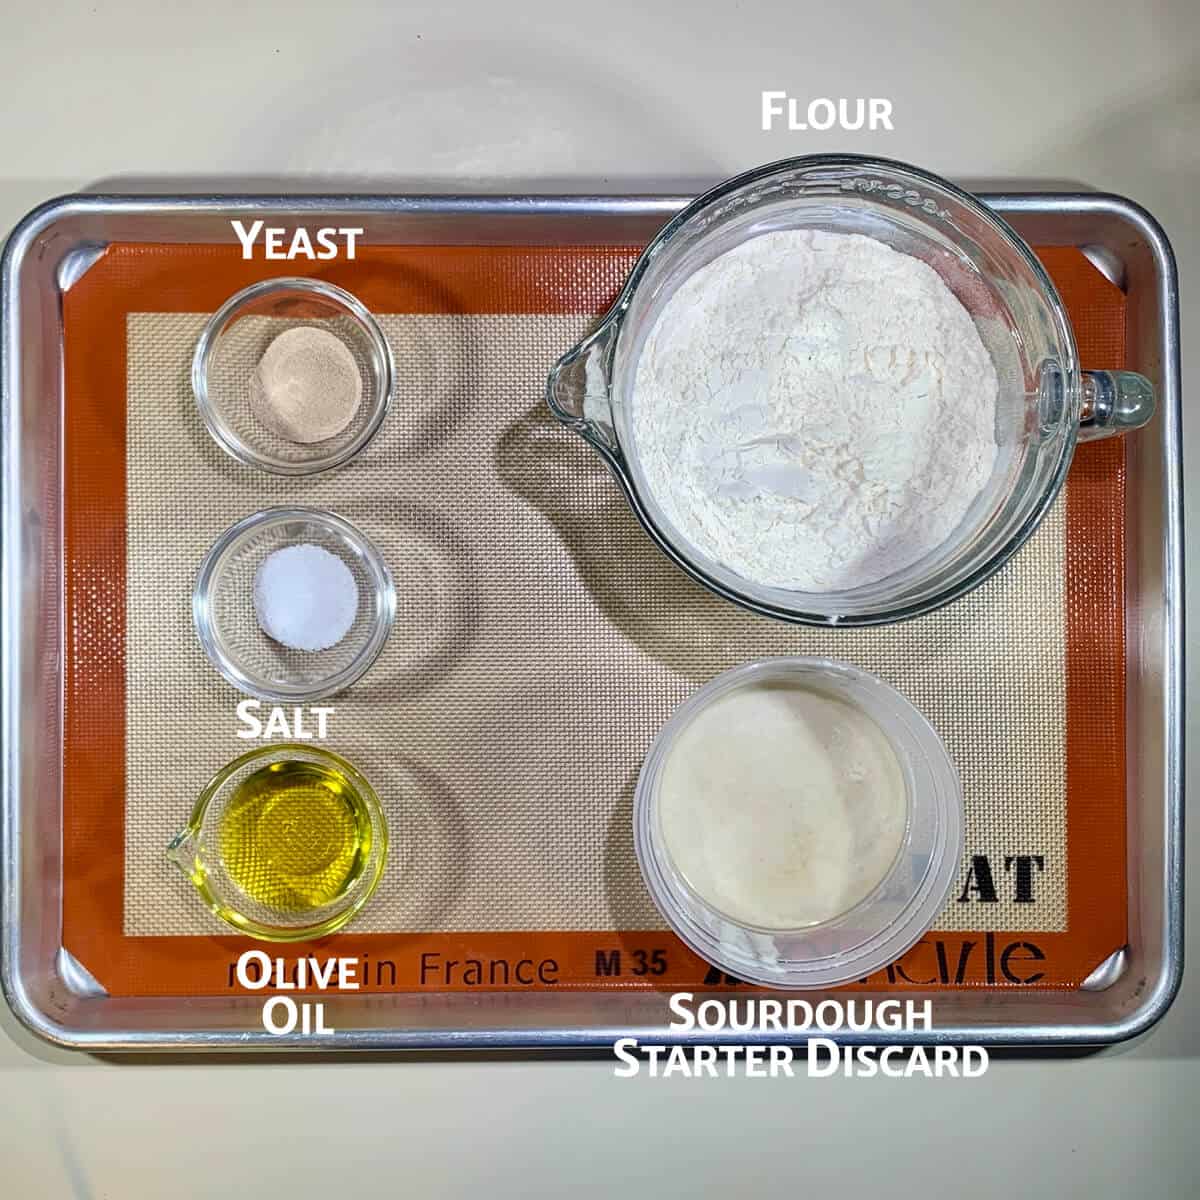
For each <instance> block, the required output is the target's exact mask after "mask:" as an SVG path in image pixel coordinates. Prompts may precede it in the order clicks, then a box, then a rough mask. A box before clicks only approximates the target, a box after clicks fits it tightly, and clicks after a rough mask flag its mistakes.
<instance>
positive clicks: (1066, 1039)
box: [0, 191, 1184, 1051]
mask: <svg viewBox="0 0 1200 1200" xmlns="http://www.w3.org/2000/svg"><path fill="white" fill-rule="evenodd" d="M981 198H982V199H983V200H984V202H985V203H987V204H988V205H990V206H991V207H993V208H994V209H996V210H997V211H998V212H999V213H1000V215H1001V216H1006V217H1007V216H1008V215H1009V214H1020V213H1022V212H1044V211H1059V212H1072V213H1079V212H1081V211H1090V212H1096V213H1102V214H1107V215H1111V216H1115V217H1117V218H1119V219H1121V220H1123V221H1124V222H1126V223H1127V224H1129V225H1131V226H1133V227H1134V228H1136V229H1137V231H1138V232H1139V233H1140V234H1141V235H1142V236H1143V237H1144V238H1145V240H1146V243H1147V244H1148V245H1149V247H1150V248H1151V250H1152V253H1153V255H1154V259H1155V263H1156V268H1157V274H1158V288H1159V291H1160V297H1159V299H1160V302H1161V307H1162V314H1163V320H1162V330H1161V347H1162V350H1163V360H1162V361H1163V378H1162V384H1163V386H1162V396H1161V398H1160V405H1161V411H1162V414H1163V421H1164V426H1163V448H1164V452H1165V456H1166V462H1167V464H1168V465H1167V470H1166V472H1165V475H1164V493H1165V494H1164V500H1165V516H1164V525H1165V544H1164V565H1163V573H1164V579H1163V584H1164V596H1163V611H1164V617H1165V630H1166V635H1167V639H1168V644H1167V648H1166V654H1165V661H1164V681H1163V689H1164V696H1165V701H1166V706H1165V712H1164V753H1165V756H1166V763H1165V783H1166V787H1165V796H1164V798H1163V799H1164V803H1165V812H1164V832H1165V834H1166V843H1167V844H1166V847H1165V871H1164V878H1163V881H1162V884H1163V888H1164V892H1163V942H1164V952H1163V961H1162V966H1161V970H1160V971H1159V973H1158V975H1157V977H1156V978H1155V979H1154V980H1153V983H1152V986H1149V987H1147V989H1146V990H1145V992H1144V995H1143V998H1142V999H1141V1001H1140V1003H1139V1004H1138V1006H1137V1007H1136V1008H1135V1009H1134V1010H1133V1011H1131V1012H1130V1013H1128V1014H1127V1015H1126V1016H1124V1017H1123V1018H1122V1019H1120V1020H1119V1021H1115V1022H1112V1023H1108V1024H1105V1023H1091V1024H1080V1025H1062V1026H1059V1025H1005V1026H973V1025H970V1024H965V1023H964V1024H961V1025H958V1026H947V1027H945V1028H943V1029H939V1030H936V1031H935V1032H934V1033H932V1034H926V1035H905V1034H888V1035H887V1040H888V1041H889V1042H892V1043H895V1044H930V1043H947V1042H954V1043H963V1042H970V1043H977V1044H981V1045H991V1046H997V1045H1026V1046H1089V1045H1100V1044H1110V1043H1115V1042H1119V1041H1124V1040H1127V1039H1129V1038H1132V1037H1135V1036H1137V1035H1138V1034H1140V1033H1142V1032H1144V1031H1145V1030H1147V1029H1149V1028H1150V1027H1151V1026H1152V1025H1154V1024H1155V1023H1156V1022H1157V1021H1158V1020H1159V1019H1160V1018H1161V1017H1162V1016H1163V1014H1164V1013H1165V1012H1166V1011H1167V1009H1168V1008H1169V1007H1170V1005H1171V1003H1172V1001H1173V1000H1174V998H1175V996H1176V994H1177V993H1178V990H1179V987H1180V984H1181V981H1182V974H1183V863H1182V851H1183V679H1184V676H1183V665H1184V646H1183V632H1184V629H1183V603H1182V598H1183V552H1182V551H1183V514H1182V479H1183V468H1182V455H1181V439H1180V424H1181V395H1180V385H1179V326H1178V277H1177V271H1176V265H1175V259H1174V254H1173V252H1172V249H1171V246H1170V242H1169V240H1168V239H1167V236H1166V233H1165V232H1164V230H1163V229H1162V227H1161V225H1159V223H1158V222H1157V221H1156V220H1155V218H1154V217H1153V216H1152V215H1151V214H1150V213H1149V212H1147V211H1146V210H1145V209H1144V208H1142V207H1141V206H1140V205H1138V204H1136V203H1135V202H1134V201H1131V200H1129V199H1127V198H1125V197H1122V196H1118V195H1113V194H1109V193H1103V192H1036V191H1021V192H1012V193H998V192H986V193H983V194H982V195H981ZM690 199H691V198H690V197H683V196H674V195H642V196H603V195H591V196H573V195H565V196H564V195H558V196H555V195H546V196H521V195H479V196H461V195H441V194H428V195H413V196H354V195H351V194H343V195H333V194H331V195H296V196H288V195H281V194H271V195H254V194H242V195H218V194H212V195H199V196H174V197H167V196H162V197H147V196H136V195H100V194H96V195H78V194H75V195H64V196H60V197H58V198H55V199H51V200H48V201H46V202H45V203H43V204H41V205H39V206H37V207H36V208H34V209H33V210H31V212H30V213H29V214H28V215H27V216H26V217H25V218H23V219H22V220H21V221H20V222H19V223H18V225H17V226H16V227H15V228H14V229H13V231H12V233H11V234H10V236H9V238H8V240H7V242H6V244H5V247H4V251H3V256H2V258H0V288H2V296H3V303H2V305H0V362H2V364H3V371H2V372H0V407H2V410H3V433H2V438H0V453H2V455H3V476H2V490H3V500H4V513H3V523H2V525H0V529H2V531H3V547H2V562H0V605H2V609H0V639H2V641H0V676H2V680H3V702H2V719H0V728H2V736H3V762H2V780H3V792H4V795H3V801H4V803H3V810H2V811H0V849H2V851H3V856H2V859H0V907H2V910H3V912H2V919H3V934H4V935H3V939H2V940H0V988H2V990H3V992H4V995H5V997H6V998H7V1000H8V1003H9V1005H10V1007H11V1008H12V1010H13V1012H14V1014H15V1015H16V1017H17V1018H18V1020H19V1021H20V1022H21V1023H22V1024H23V1025H24V1026H25V1027H26V1028H28V1029H29V1030H30V1032H32V1033H33V1034H35V1035H36V1036H38V1037H40V1038H42V1039H44V1040H45V1041H47V1042H50V1043H51V1044H54V1045H58V1046H62V1047H67V1048H73V1049H84V1050H105V1051H120V1050H138V1049H152V1048H157V1049H177V1050H185V1049H193V1050H200V1049H228V1050H237V1049H248V1048H253V1049H266V1048H268V1047H269V1048H270V1049H273V1050H286V1049H297V1048H305V1049H312V1048H314V1047H313V1044H312V1043H311V1042H305V1041H303V1040H301V1039H295V1040H293V1039H290V1038H286V1037H284V1038H281V1037H275V1036H271V1035H268V1034H266V1033H262V1034H256V1033H248V1034H247V1033H238V1034H236V1035H232V1034H228V1033H223V1032H217V1033H205V1032H204V1031H199V1030H196V1031H190V1032H188V1031H181V1032H163V1031H156V1030H137V1029H129V1028H126V1029H109V1030H104V1031H94V1030H93V1031H84V1030H78V1029H73V1028H70V1027H68V1026H66V1025H64V1024H62V1023H59V1022H57V1021H55V1020H54V1019H53V1018H52V1017H51V1016H50V1015H49V1014H48V1013H46V1012H44V1011H42V1010H41V1009H40V1008H39V1007H38V1006H37V1005H36V1003H34V1001H33V999H32V998H31V996H30V995H29V993H28V991H27V989H26V987H25V984H24V981H23V980H22V979H21V977H20V973H19V971H18V969H17V963H18V960H19V957H20V921H19V916H20V912H21V897H20V894H19V878H20V876H19V861H18V845H19V838H18V833H19V798H20V769H19V762H18V757H17V729H18V724H17V721H18V716H19V705H18V704H17V702H16V701H17V694H18V689H17V682H18V680H19V671H18V669H17V668H18V665H19V662H20V653H21V646H20V642H19V629H18V621H17V615H18V611H19V610H18V604H17V599H18V596H17V586H18V580H19V563H20V557H19V556H20V522H19V517H20V513H19V510H18V509H17V506H16V505H15V504H14V503H12V497H13V496H14V495H17V494H18V485H19V480H20V474H19V466H20V461H21V459H20V439H19V436H18V432H19V431H18V429H17V425H16V419H15V414H16V399H17V397H18V396H19V394H20V382H19V370H18V364H19V350H20V345H21V336H20V335H21V330H20V322H19V316H18V308H17V302H16V287H15V283H16V278H17V274H18V272H19V269H20V267H21V265H22V264H23V262H24V260H25V258H26V256H27V255H28V254H29V253H30V251H31V249H32V248H33V246H34V244H35V242H36V239H37V237H38V236H39V235H40V234H41V233H43V232H44V231H46V230H47V229H49V228H51V227H52V226H53V225H54V223H55V222H57V221H59V220H61V219H62V218H64V217H65V216H68V215H71V214H112V213H115V212H124V213H127V214H132V215H139V214H142V215H150V214H168V213H180V212H193V213H198V214H205V213H216V212H218V211H219V212H220V213H228V212H230V211H235V212H236V211H248V212H249V211H262V210H264V209H265V210H268V211H270V210H276V211H288V212H297V211H305V210H312V211H321V210H325V211H328V210H338V209H350V210H354V211H355V212H361V213H364V214H369V213H380V214H396V213H401V212H409V213H429V214H437V215H449V214H462V215H488V216H496V215H501V214H524V215H531V216H533V215H539V214H542V215H550V214H564V215H576V216H584V215H588V214H592V213H594V214H597V215H605V216H613V215H618V214H622V213H627V214H629V215H634V216H641V217H645V216H650V215H659V214H661V215H662V216H663V218H664V219H665V218H667V217H669V216H671V215H672V214H673V213H674V212H675V211H677V210H678V209H679V208H681V207H683V206H684V205H685V204H686V203H688V202H689V201H690ZM639 1033H641V1034H644V1035H645V1036H646V1037H647V1038H652V1039H653V1040H655V1041H656V1042H659V1043H668V1044H671V1043H687V1042H695V1041H700V1040H703V1039H702V1038H701V1037H700V1036H698V1035H697V1036H690V1035H672V1034H664V1033H663V1031H662V1030H660V1029H653V1028H648V1029H645V1030H637V1029H629V1028H619V1029H610V1028H603V1027H598V1026H586V1027H584V1026H576V1027H568V1026H564V1027H560V1028H555V1029H543V1028H530V1029H511V1028H504V1027H495V1028H490V1029H475V1030H470V1031H454V1030H437V1031H427V1030H420V1031H405V1030H357V1031H356V1030H346V1031H345V1032H344V1033H343V1032H339V1035H338V1042H337V1047H336V1048H338V1049H347V1050H354V1049H375V1050H379V1049H397V1050H400V1049H407V1050H430V1049H460V1050H462V1049H496V1048H514V1049H554V1048H567V1049H581V1050H582V1049H589V1048H596V1047H602V1046H606V1045H610V1044H611V1043H612V1041H613V1040H614V1039H615V1038H616V1037H620V1036H626V1035H635V1036H636V1035H638V1034H639ZM838 1040H839V1041H841V1042H843V1043H844V1044H848V1045H850V1044H861V1043H870V1042H872V1041H875V1042H877V1041H879V1040H880V1038H879V1035H878V1033H877V1032H876V1033H874V1034H873V1033H872V1031H866V1032H864V1033H860V1034H855V1033H847V1034H845V1035H839V1037H838ZM739 1041H741V1042H743V1043H744V1044H769V1043H771V1042H778V1041H779V1039H778V1038H777V1037H776V1038H771V1037H767V1036H763V1035H758V1034H753V1035H749V1036H743V1037H742V1038H740V1039H739Z"/></svg>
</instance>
